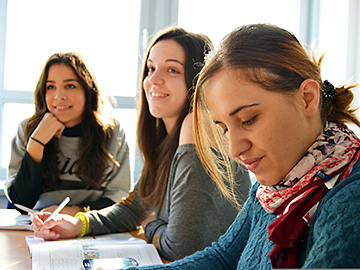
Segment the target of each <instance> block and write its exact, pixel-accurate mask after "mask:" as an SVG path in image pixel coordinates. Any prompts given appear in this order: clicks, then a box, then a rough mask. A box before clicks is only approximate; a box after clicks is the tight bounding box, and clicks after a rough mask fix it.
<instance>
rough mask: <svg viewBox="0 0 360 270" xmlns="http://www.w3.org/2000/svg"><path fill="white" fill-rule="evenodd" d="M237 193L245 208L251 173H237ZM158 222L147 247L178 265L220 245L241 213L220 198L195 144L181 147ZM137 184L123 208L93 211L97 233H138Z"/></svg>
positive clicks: (141, 215)
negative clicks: (217, 242)
mask: <svg viewBox="0 0 360 270" xmlns="http://www.w3.org/2000/svg"><path fill="white" fill-rule="evenodd" d="M236 177H237V184H238V185H237V187H238V189H237V192H238V194H239V198H240V203H241V204H242V203H243V202H244V201H245V200H246V198H247V197H248V192H249V189H250V186H251V183H250V178H249V175H248V172H247V171H245V170H242V171H241V172H239V173H238V174H237V176H236ZM155 212H156V220H154V221H151V222H149V223H148V224H147V225H146V227H145V235H146V238H147V239H148V242H150V243H153V244H154V245H155V246H156V247H157V248H158V251H159V253H160V255H161V256H162V257H164V258H165V259H168V260H171V261H173V260H176V259H180V258H182V257H185V256H187V255H189V254H192V253H194V252H195V251H198V250H201V249H203V248H205V247H206V246H209V245H210V244H211V243H212V242H213V241H216V240H217V239H218V238H219V236H220V235H222V234H223V233H225V231H226V230H227V228H228V227H229V226H230V224H231V223H232V222H233V221H234V219H235V217H236V215H237V213H238V210H237V209H236V208H235V207H234V206H233V205H232V204H231V203H230V202H229V201H227V200H226V199H225V198H224V197H223V195H222V194H221V193H220V191H219V190H218V188H217V187H216V185H215V182H214V181H213V180H212V179H211V178H210V177H209V175H208V174H207V173H206V171H205V170H204V168H203V166H202V164H201V161H200V159H199V158H198V156H197V151H196V148H195V145H192V144H186V145H181V146H179V147H178V149H177V151H176V153H175V156H174V158H173V160H172V164H171V168H170V175H169V180H168V184H167V191H166V195H165V199H164V203H163V206H162V208H161V211H160V212H159V211H158V209H156V211H155ZM146 214H147V210H146V209H144V208H143V207H142V206H141V204H140V198H139V194H138V184H137V185H136V186H135V190H134V192H133V193H131V194H130V196H129V198H128V199H127V200H126V201H125V203H123V204H115V205H113V206H110V207H108V208H105V209H102V210H99V211H92V212H89V213H88V215H89V219H90V223H91V226H92V234H93V235H98V234H105V233H113V232H125V231H130V230H134V229H136V228H137V226H139V225H140V224H141V222H142V221H144V220H145V218H146Z"/></svg>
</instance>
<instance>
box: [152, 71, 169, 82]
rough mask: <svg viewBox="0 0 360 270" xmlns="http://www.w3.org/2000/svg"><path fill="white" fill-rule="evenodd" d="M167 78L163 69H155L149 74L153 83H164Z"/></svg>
mask: <svg viewBox="0 0 360 270" xmlns="http://www.w3.org/2000/svg"><path fill="white" fill-rule="evenodd" d="M164 82H165V79H164V76H163V74H162V73H161V71H159V70H155V71H154V72H153V73H152V74H150V75H149V83H151V84H158V85H159V84H164Z"/></svg>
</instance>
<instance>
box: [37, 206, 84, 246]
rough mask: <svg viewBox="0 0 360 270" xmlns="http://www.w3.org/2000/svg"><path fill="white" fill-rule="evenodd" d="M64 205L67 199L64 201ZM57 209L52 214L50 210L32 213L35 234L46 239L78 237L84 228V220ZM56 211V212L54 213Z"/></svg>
mask: <svg viewBox="0 0 360 270" xmlns="http://www.w3.org/2000/svg"><path fill="white" fill-rule="evenodd" d="M63 203H64V205H62V207H64V206H65V205H66V203H67V202H66V201H65V202H63ZM60 206H61V204H60V205H59V207H60ZM60 211H61V209H60V210H59V211H56V212H57V213H55V211H54V212H53V213H52V214H50V213H49V212H36V213H33V214H32V215H31V220H32V222H33V223H32V225H31V228H32V230H33V231H34V234H35V236H37V237H40V238H43V239H45V240H58V239H68V238H75V237H77V236H78V235H79V234H80V233H81V230H82V221H81V220H80V219H79V218H76V217H74V216H70V215H66V214H58V212H60ZM54 213H55V214H54Z"/></svg>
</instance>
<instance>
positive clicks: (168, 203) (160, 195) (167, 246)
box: [33, 27, 250, 260]
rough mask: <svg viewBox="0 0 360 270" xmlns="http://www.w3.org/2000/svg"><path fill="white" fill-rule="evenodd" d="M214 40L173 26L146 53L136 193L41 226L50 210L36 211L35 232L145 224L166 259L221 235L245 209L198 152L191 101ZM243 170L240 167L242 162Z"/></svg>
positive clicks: (66, 233) (56, 234)
mask: <svg viewBox="0 0 360 270" xmlns="http://www.w3.org/2000/svg"><path fill="white" fill-rule="evenodd" d="M211 47H212V45H211V42H210V40H209V39H208V38H207V37H206V36H204V35H200V34H194V33H191V32H188V31H185V30H184V29H181V28H177V27H175V28H170V29H166V30H164V31H163V32H161V33H160V34H159V35H157V36H156V37H155V38H154V40H153V42H152V43H151V44H150V46H149V49H148V51H147V52H146V56H145V59H144V68H143V76H142V80H141V83H142V84H141V85H142V87H141V93H140V101H139V118H138V129H137V134H138V144H139V149H140V152H141V154H142V155H143V158H144V166H143V170H142V175H141V177H140V180H139V181H138V183H137V184H136V186H135V190H134V192H132V193H131V194H130V196H129V197H128V198H127V199H125V200H123V201H122V202H121V203H120V204H116V205H114V206H112V207H108V208H106V209H103V210H100V211H96V212H95V211H91V212H89V213H86V214H84V215H82V216H79V218H80V219H78V220H76V219H73V218H72V217H69V216H64V215H62V216H61V215H60V216H57V217H56V218H55V219H54V220H52V221H50V222H46V224H44V225H45V227H46V229H45V230H42V231H41V232H39V231H38V230H37V229H38V226H40V225H41V224H42V223H43V222H42V221H41V220H44V219H46V217H47V214H42V213H41V214H38V215H36V216H35V217H34V224H33V229H34V231H35V235H37V236H40V237H43V238H45V239H50V240H51V239H58V238H70V237H76V236H78V235H83V234H81V232H82V228H83V231H85V233H87V234H92V235H96V234H104V233H111V232H124V231H129V230H134V229H136V228H137V226H139V225H140V224H143V226H144V229H145V236H146V238H147V240H148V242H150V243H153V244H154V245H155V246H156V247H157V248H158V250H159V253H160V255H161V256H162V257H164V258H166V259H168V260H175V259H179V258H182V257H184V256H186V255H189V254H191V253H193V252H195V251H197V250H200V249H202V248H204V247H206V246H208V245H210V244H211V242H213V241H215V240H217V239H218V237H219V236H220V235H221V234H223V233H224V232H225V231H226V229H227V228H228V226H229V225H230V224H231V223H232V221H233V220H234V218H235V216H236V214H237V212H238V209H237V207H236V206H235V205H234V204H232V203H231V202H230V201H228V200H227V199H226V198H224V197H223V196H222V194H221V192H220V190H219V189H218V188H217V187H216V185H215V182H214V181H213V180H212V179H211V178H210V177H209V175H208V174H207V171H206V170H205V169H204V167H203V165H202V164H201V162H200V159H199V157H198V155H197V151H196V147H195V144H194V134H193V126H192V115H191V113H190V111H191V100H192V95H193V91H194V85H195V84H196V79H197V74H198V72H199V71H200V70H201V68H202V65H203V63H204V58H205V54H206V53H207V52H208V51H209V50H210V48H211ZM239 169H240V168H239ZM236 177H237V179H238V186H237V187H236V194H237V196H238V197H237V199H238V201H237V202H238V204H242V202H243V201H244V199H245V198H246V197H247V193H248V190H249V188H250V180H249V175H248V172H247V171H246V169H244V168H242V170H241V171H239V172H238V173H237V175H236Z"/></svg>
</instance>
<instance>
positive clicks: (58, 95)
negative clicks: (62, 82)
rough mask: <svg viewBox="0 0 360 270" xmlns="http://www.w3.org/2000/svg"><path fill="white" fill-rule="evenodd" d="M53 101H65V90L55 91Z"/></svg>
mask: <svg viewBox="0 0 360 270" xmlns="http://www.w3.org/2000/svg"><path fill="white" fill-rule="evenodd" d="M55 99H57V100H65V99H66V92H65V90H64V89H61V88H58V89H56V94H55Z"/></svg>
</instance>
